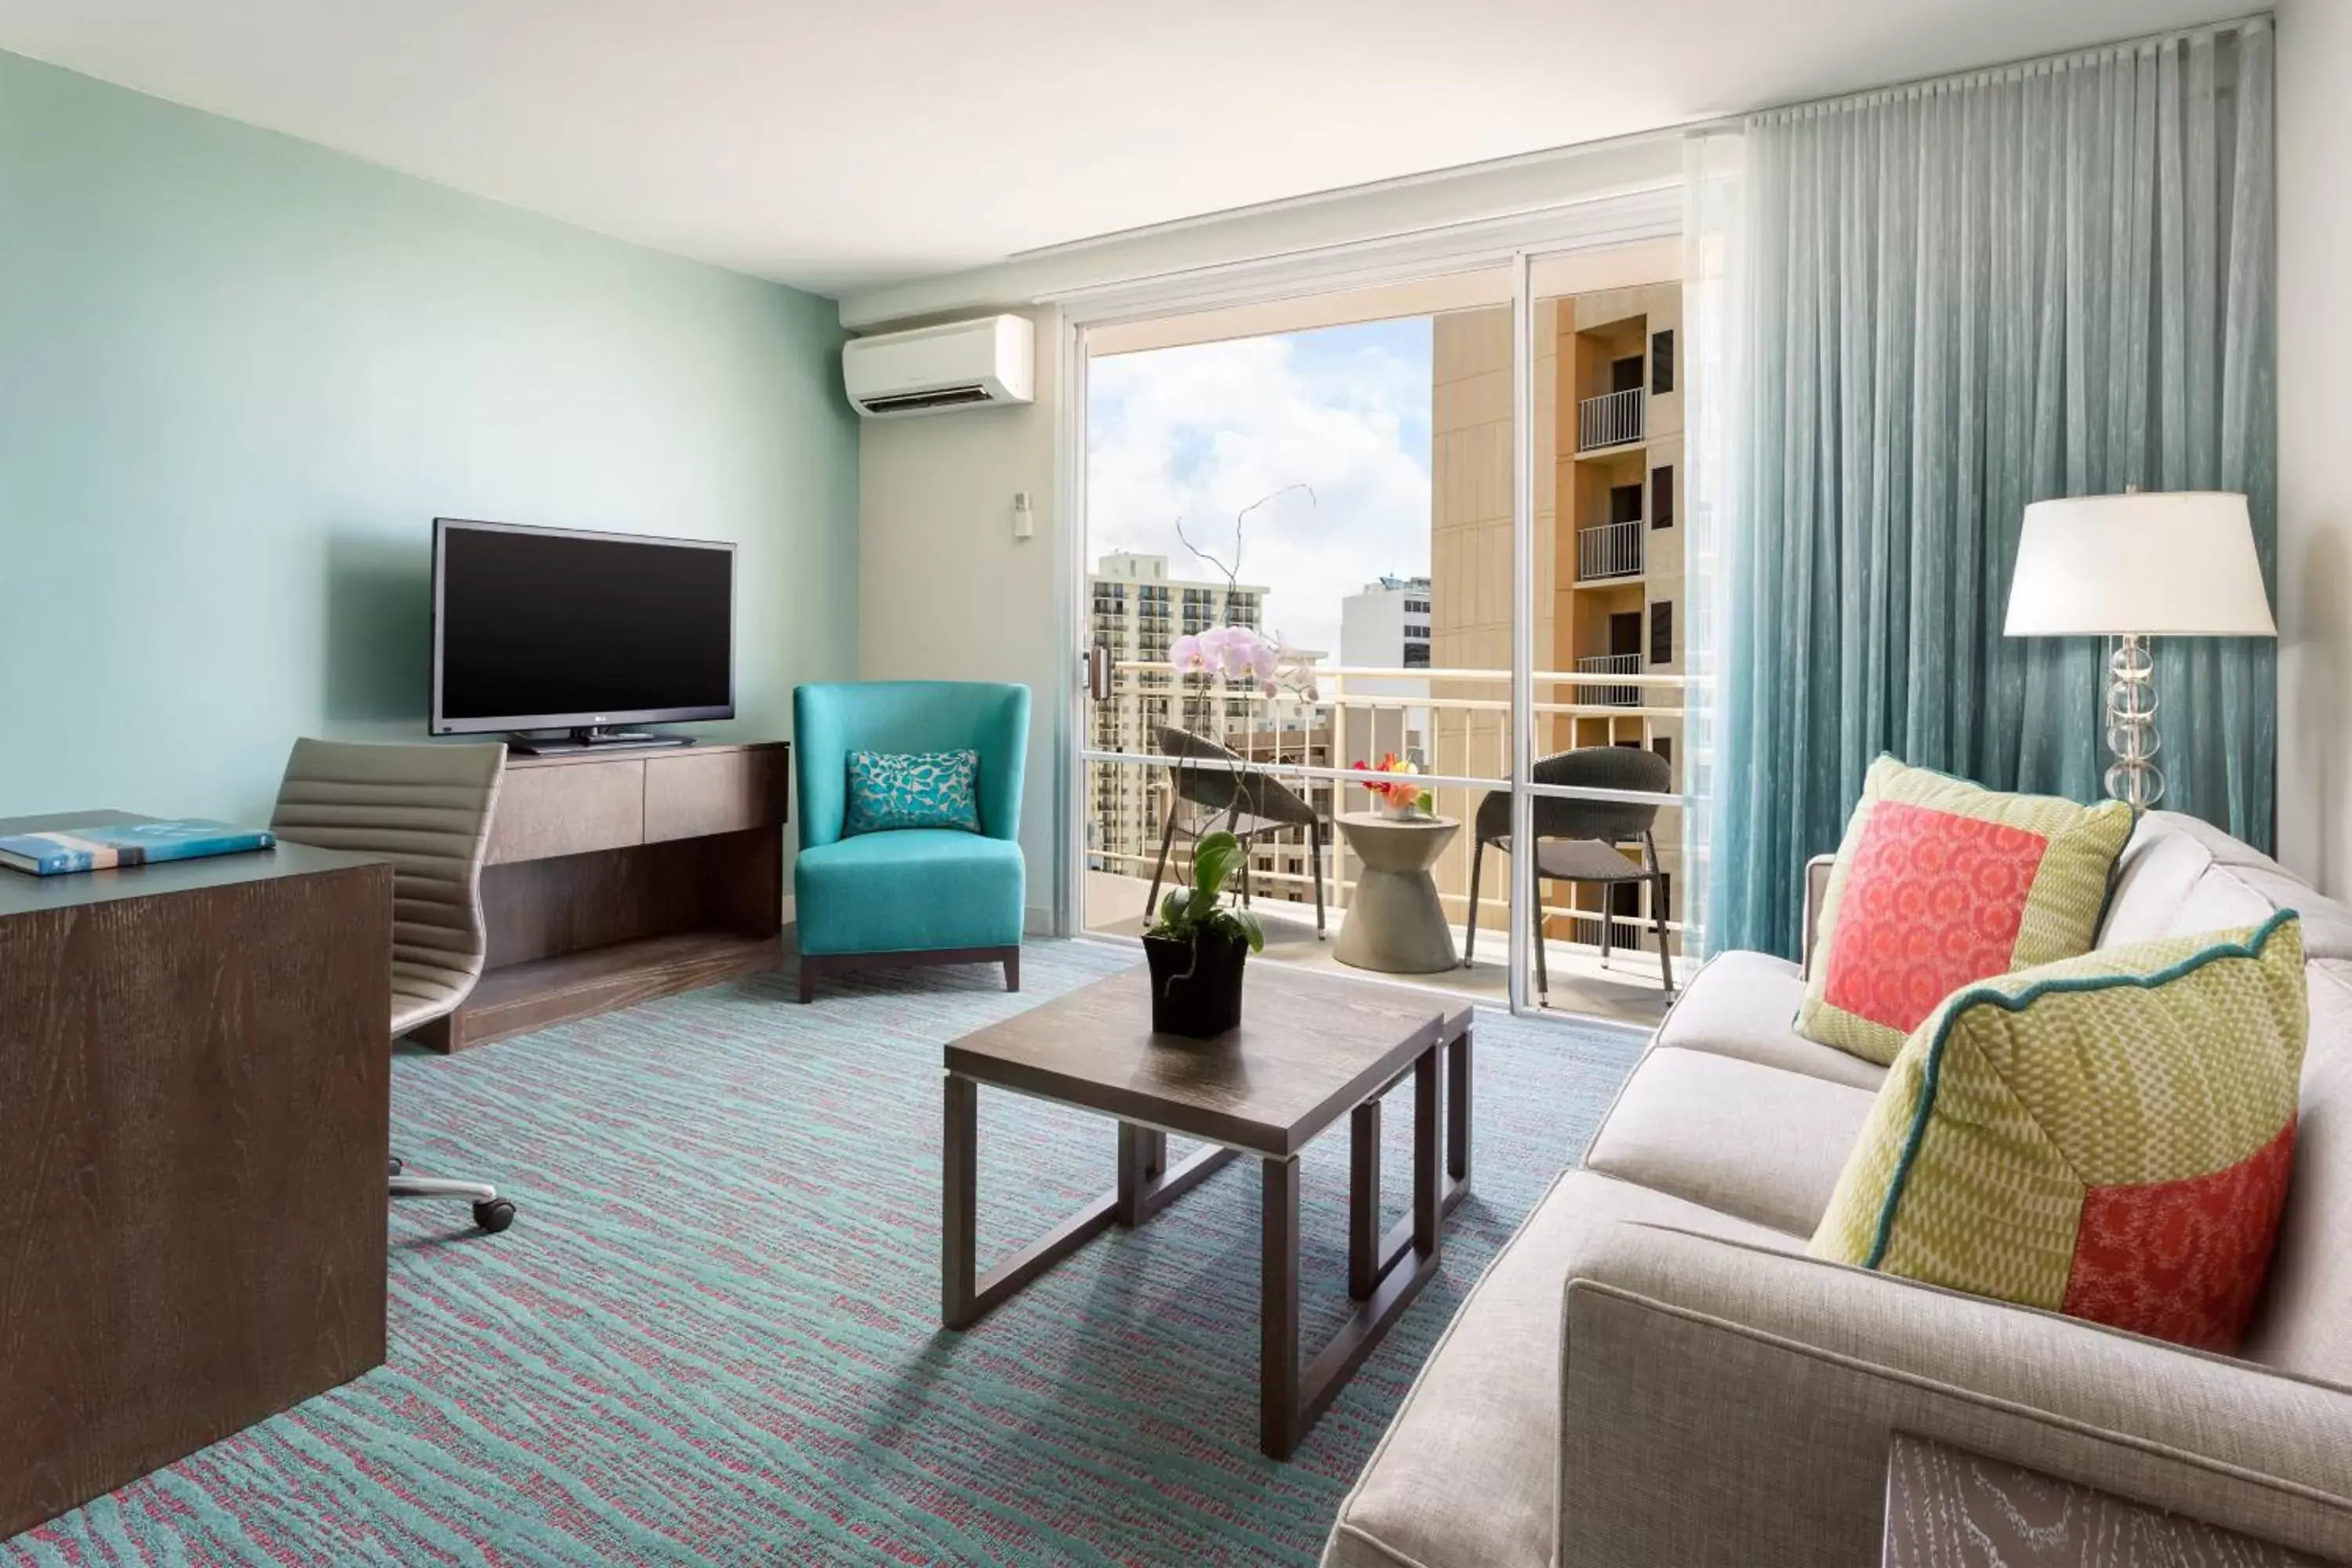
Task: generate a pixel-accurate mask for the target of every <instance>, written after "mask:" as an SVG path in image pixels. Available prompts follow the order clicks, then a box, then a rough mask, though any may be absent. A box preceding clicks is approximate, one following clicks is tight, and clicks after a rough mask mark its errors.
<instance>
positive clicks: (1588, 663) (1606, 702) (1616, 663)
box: [1576, 653, 1642, 708]
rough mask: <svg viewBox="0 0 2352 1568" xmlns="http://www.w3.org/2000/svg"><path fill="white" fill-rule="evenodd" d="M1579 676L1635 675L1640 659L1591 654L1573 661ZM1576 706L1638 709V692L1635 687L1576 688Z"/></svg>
mask: <svg viewBox="0 0 2352 1568" xmlns="http://www.w3.org/2000/svg"><path fill="white" fill-rule="evenodd" d="M1576 673H1577V674H1579V675H1639V674H1641V673H1642V656H1641V655H1640V654H1638V653H1601V654H1593V655H1591V656H1590V657H1588V658H1580V659H1578V660H1577V661H1576ZM1576 700H1578V701H1579V702H1585V703H1596V704H1598V705H1600V706H1601V707H1604V708H1639V707H1640V706H1641V705H1642V689H1641V688H1640V687H1638V686H1614V685H1612V686H1579V687H1578V688H1576Z"/></svg>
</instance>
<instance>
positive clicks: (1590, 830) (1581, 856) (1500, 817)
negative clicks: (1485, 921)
mask: <svg viewBox="0 0 2352 1568" xmlns="http://www.w3.org/2000/svg"><path fill="white" fill-rule="evenodd" d="M1529 776H1530V777H1531V778H1532V779H1533V780H1534V782H1535V783H1537V784H1558V785H1563V786H1572V787H1579V788H1584V789H1618V790H1627V791H1639V792H1641V793H1642V794H1644V795H1664V794H1665V793H1667V792H1668V791H1669V790H1671V789H1673V787H1674V779H1675V771H1674V764H1672V763H1669V762H1667V761H1666V759H1665V758H1664V757H1662V756H1660V755H1658V753H1657V752H1653V751H1650V750H1649V749H1647V748H1646V747H1644V748H1642V749H1639V750H1636V749H1635V748H1633V747H1632V746H1581V747H1579V748H1578V749H1577V750H1575V751H1572V752H1556V753H1554V754H1553V755H1551V756H1549V757H1544V758H1541V759H1539V760H1538V762H1537V763H1536V764H1535V766H1534V767H1533V768H1532V769H1530V770H1529ZM1534 805H1535V811H1534V818H1535V822H1534V826H1535V835H1534V837H1535V841H1536V844H1535V848H1536V852H1535V853H1534V854H1533V855H1532V856H1528V857H1526V860H1527V862H1528V866H1527V874H1528V892H1529V894H1530V895H1531V897H1532V900H1533V902H1534V905H1535V908H1536V909H1537V910H1541V909H1542V908H1543V897H1542V889H1543V883H1544V881H1545V880H1546V879H1549V880H1553V881H1560V882H1568V883H1571V884H1572V883H1576V882H1598V883H1601V885H1603V886H1607V887H1613V886H1615V885H1616V884H1618V883H1620V882H1647V883H1649V884H1650V912H1651V917H1652V919H1653V920H1654V921H1656V924H1657V932H1658V969H1659V973H1660V975H1661V977H1662V978H1663V979H1664V982H1665V987H1666V994H1667V995H1669V996H1672V995H1673V994H1675V960H1674V954H1673V953H1672V952H1670V951H1668V949H1667V946H1666V883H1665V873H1664V870H1663V869H1662V868H1660V867H1659V865H1658V841H1657V837H1656V835H1655V833H1654V831H1653V830H1654V827H1655V826H1656V824H1657V820H1658V808H1657V807H1656V806H1654V805H1636V804H1634V803H1633V802H1630V801H1611V800H1563V799H1561V798H1560V797H1559V796H1558V795H1538V796H1536V798H1535V802H1534ZM1475 826H1476V831H1475V836H1474V841H1473V846H1472V848H1471V850H1470V929H1469V930H1468V931H1465V933H1463V942H1462V967H1463V968H1465V969H1467V968H1469V967H1470V954H1471V952H1472V950H1473V949H1474V948H1475V946H1476V945H1477V942H1478V862H1479V860H1480V859H1481V858H1483V857H1484V856H1485V855H1486V846H1488V845H1489V844H1491V845H1493V846H1494V847H1496V848H1497V849H1500V850H1501V851H1502V852H1503V853H1504V854H1506V855H1508V854H1510V853H1511V792H1510V791H1509V790H1507V789H1498V790H1489V791H1488V792H1487V793H1486V798H1485V799H1483V800H1481V801H1480V802H1479V803H1478V819H1477V823H1476V825H1475ZM1637 842H1638V843H1639V844H1640V845H1641V846H1642V858H1640V859H1639V860H1628V859H1627V858H1625V857H1624V855H1623V854H1622V852H1621V851H1620V850H1619V849H1618V848H1617V846H1618V845H1620V844H1630V843H1637ZM1616 926H1617V916H1616V911H1615V910H1610V909H1606V908H1604V909H1603V910H1601V962H1602V963H1607V962H1608V961H1609V953H1610V948H1611V935H1612V932H1613V931H1615V929H1616ZM1535 936H1536V995H1537V997H1538V1000H1542V999H1545V998H1548V997H1549V995H1550V994H1551V975H1550V973H1549V966H1548V965H1547V964H1546V963H1545V962H1544V940H1543V921H1541V919H1540V918H1538V921H1536V932H1535Z"/></svg>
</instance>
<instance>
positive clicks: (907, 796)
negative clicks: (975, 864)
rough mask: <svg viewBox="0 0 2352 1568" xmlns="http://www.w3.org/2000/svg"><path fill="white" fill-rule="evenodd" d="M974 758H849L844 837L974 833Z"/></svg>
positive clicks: (861, 754) (976, 762)
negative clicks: (912, 830) (951, 830)
mask: <svg viewBox="0 0 2352 1568" xmlns="http://www.w3.org/2000/svg"><path fill="white" fill-rule="evenodd" d="M979 783H980V753H979V752H850V753H849V816H848V820H847V821H846V822H845V824H844V825H843V827H842V831H843V832H844V833H845V834H856V833H886V832H887V831H889V830H890V829H892V828H894V827H960V828H961V829H963V831H965V832H966V833H977V832H979V831H980V796H979V794H978V785H979Z"/></svg>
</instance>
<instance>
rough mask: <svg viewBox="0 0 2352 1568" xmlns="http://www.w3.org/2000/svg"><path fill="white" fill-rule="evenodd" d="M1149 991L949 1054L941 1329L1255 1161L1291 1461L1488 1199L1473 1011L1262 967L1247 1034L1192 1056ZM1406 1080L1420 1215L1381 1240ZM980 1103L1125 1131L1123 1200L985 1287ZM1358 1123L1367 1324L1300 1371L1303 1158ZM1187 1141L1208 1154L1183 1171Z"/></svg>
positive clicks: (1270, 1395) (1351, 1222) (1353, 1266)
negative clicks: (1473, 1195) (1482, 1183)
mask: <svg viewBox="0 0 2352 1568" xmlns="http://www.w3.org/2000/svg"><path fill="white" fill-rule="evenodd" d="M1149 987H1150V975H1149V974H1148V973H1146V972H1145V971H1143V970H1142V969H1136V970H1133V971H1131V972H1129V973H1125V974H1119V975H1114V976H1112V977H1111V978H1110V979H1108V980H1102V981H1097V982H1096V983H1095V984H1092V985H1089V986H1087V987H1086V988H1084V989H1083V990H1079V991H1076V992H1073V993H1071V994H1069V995H1067V996H1065V997H1062V998H1061V999H1060V1000H1058V1001H1054V1002H1048V1003H1046V1004H1045V1005H1043V1006H1039V1007H1034V1008H1032V1009H1030V1010H1029V1011H1028V1012H1025V1013H1022V1014H1020V1015H1018V1016H1014V1017H1011V1018H1008V1019H1006V1020H1004V1021H1003V1023H1000V1024H992V1025H990V1026H988V1027H987V1028H984V1029H982V1030H979V1031H977V1032H976V1033H973V1034H970V1035H966V1036H965V1037H963V1038H961V1039H960V1040H957V1041H956V1042H954V1043H953V1044H952V1045H950V1046H949V1047H948V1048H947V1137H946V1145H945V1152H944V1153H945V1158H944V1171H945V1179H944V1181H943V1182H942V1184H941V1185H942V1188H943V1201H944V1205H945V1213H944V1215H943V1223H942V1225H941V1227H940V1244H941V1263H942V1265H943V1269H942V1272H943V1280H942V1289H941V1291H940V1318H941V1320H942V1321H945V1323H946V1324H947V1326H948V1327H949V1328H951V1329H963V1328H969V1327H971V1325H972V1324H974V1323H976V1322H978V1321H980V1320H981V1319H982V1317H984V1316H986V1315H987V1314H988V1313H989V1312H990V1311H992V1310H994V1309H995V1308H996V1307H998V1306H1000V1305H1002V1304H1003V1302H1004V1301H1005V1300H1008V1299H1010V1298H1011V1297H1012V1295H1013V1293H1014V1292H1015V1291H1017V1290H1019V1289H1021V1288H1022V1287H1023V1286H1024V1285H1026V1284H1028V1283H1029V1281H1031V1280H1032V1279H1036V1278H1037V1277H1038V1276H1039V1275H1040V1274H1043V1273H1044V1272H1045V1270H1046V1269H1048V1268H1052V1267H1053V1266H1054V1265H1055V1263H1057V1262H1059V1261H1060V1260H1061V1259H1063V1258H1066V1257H1068V1256H1069V1255H1070V1254H1071V1253H1072V1252H1074V1251H1076V1249H1077V1248H1078V1247H1082V1246H1084V1245H1085V1244H1086V1243H1087V1241H1089V1240H1091V1239H1093V1238H1094V1237H1096V1236H1097V1235H1098V1234H1100V1233H1101V1232H1102V1231H1104V1230H1105V1229H1108V1227H1109V1226H1113V1225H1118V1226H1138V1225H1141V1224H1142V1223H1143V1222H1144V1221H1145V1220H1147V1219H1149V1218H1150V1216H1151V1215H1154V1214H1156V1213H1158V1212H1159V1211H1160V1209H1161V1208H1162V1207H1164V1206H1165V1205H1167V1204H1168V1203H1169V1202H1171V1200H1172V1199H1174V1198H1176V1197H1177V1196H1179V1195H1180V1194H1182V1193H1184V1192H1186V1191H1188V1190H1190V1189H1191V1188H1192V1187H1193V1186H1196V1185H1198V1184H1200V1182H1201V1181H1202V1179H1203V1178H1205V1177H1207V1176H1208V1175H1209V1174H1210V1173H1213V1172H1214V1171H1215V1170H1217V1169H1218V1168H1219V1167H1220V1166H1222V1165H1223V1164H1224V1163H1226V1162H1227V1161H1229V1160H1232V1159H1234V1158H1235V1157H1236V1156H1242V1155H1246V1156H1249V1157H1251V1158H1254V1159H1256V1160H1258V1161H1259V1162H1261V1168H1262V1182H1261V1187H1260V1192H1261V1199H1260V1205H1259V1206H1260V1228H1261V1232H1262V1238H1263V1246H1262V1248H1261V1252H1260V1258H1261V1263H1260V1282H1259V1294H1260V1305H1259V1372H1258V1381H1259V1403H1258V1428H1259V1431H1258V1446H1259V1447H1261V1448H1262V1449H1264V1450H1265V1452H1266V1453H1267V1454H1269V1455H1271V1456H1273V1457H1274V1458H1277V1459H1286V1458H1289V1457H1290V1455H1291V1452H1292V1450H1294V1449H1295V1448H1297V1446H1298V1442H1299V1439H1300V1438H1301V1437H1302V1436H1305V1434H1306V1431H1307V1427H1309V1426H1312V1425H1313V1424H1314V1422H1315V1419H1316V1417H1317V1416H1318V1415H1322V1413H1323V1411H1324V1410H1325V1408H1326V1407H1328V1405H1330V1403H1331V1400H1332V1398H1333V1397H1334V1396H1335V1395H1336V1394H1338V1393H1339V1389H1340V1387H1341V1386H1342V1385H1343V1384H1346V1382H1347V1381H1348V1378H1349V1375H1350V1374H1351V1373H1354V1371H1355V1370H1356V1368H1357V1367H1358V1366H1359V1365H1360V1364H1361V1363H1362V1362H1363V1360H1364V1358H1365V1356H1367V1355H1369V1354H1370V1353H1371V1350H1372V1347H1373V1346H1375V1345H1377V1344H1378V1343H1380V1342H1381V1336H1382V1335H1384V1334H1386V1333H1387V1332H1388V1331H1389V1329H1390V1327H1391V1325H1392V1324H1393V1323H1394V1322H1395V1321H1396V1320H1397V1317H1398V1315H1399V1314H1400V1313H1402V1311H1403V1310H1404V1309H1405V1307H1406V1305H1407V1304H1408V1303H1409V1302H1411V1301H1412V1298H1413V1296H1414V1295H1415V1294H1416V1293H1417V1292H1419V1290H1420V1289H1421V1288H1422V1287H1423V1285H1425V1284H1427V1283H1428V1281H1429V1279H1430V1276H1432V1275H1433V1274H1434V1273H1436V1271H1437V1263H1438V1243H1439V1235H1438V1229H1439V1222H1440V1220H1441V1219H1442V1218H1443V1217H1444V1215H1446V1214H1447V1213H1449V1212H1451V1211H1452V1209H1453V1207H1454V1205H1455V1204H1457V1203H1459V1202H1461V1200H1462V1196H1463V1194H1464V1193H1465V1192H1466V1191H1468V1189H1469V1185H1470V1008H1469V1007H1468V1006H1467V1005H1463V1004H1455V1003H1451V1002H1448V1001H1446V1000H1444V998H1440V997H1423V996H1417V995H1415V994H1412V992H1410V991H1404V990H1401V989H1397V988H1392V987H1389V986H1382V985H1373V984H1365V983H1363V982H1361V981H1355V980H1348V979H1343V978H1339V977H1337V976H1330V975H1318V974H1298V973H1286V972H1285V971H1282V970H1279V969H1276V968H1275V967H1274V966H1273V965H1271V964H1253V965H1251V966H1250V971H1249V978H1248V982H1247V985H1246V989H1245V991H1244V998H1243V1004H1242V1026H1241V1027H1240V1028H1238V1029H1235V1030H1234V1031H1232V1032H1231V1033H1229V1034H1225V1035H1222V1036H1219V1037H1217V1038H1215V1039H1213V1040H1185V1039H1181V1038H1178V1037H1173V1036H1164V1035H1154V1034H1153V1033H1152V1032H1151V1004H1150V991H1149ZM1440 1058H1444V1079H1445V1082H1444V1086H1443V1089H1441V1087H1440V1083H1439V1063H1440ZM1407 1074H1410V1075H1412V1080H1413V1141H1412V1147H1413V1171H1412V1176H1413V1180H1412V1208H1411V1210H1410V1211H1409V1212H1408V1213H1407V1214H1406V1215H1404V1216H1403V1217H1402V1219H1400V1220H1399V1221H1398V1222H1397V1224H1396V1225H1395V1226H1394V1227H1393V1228H1391V1229H1383V1228H1382V1226H1381V1213H1380V1193H1381V1095H1383V1094H1384V1093H1386V1092H1387V1091H1388V1090H1389V1089H1392V1088H1394V1087H1395V1086H1396V1085H1398V1084H1399V1083H1401V1082H1402V1081H1403V1079H1404V1078H1405V1077H1406V1075H1407ZM982 1084H987V1085H990V1086H991V1087H992V1088H997V1089H1013V1090H1015V1091H1017V1092H1019V1093H1022V1094H1027V1095H1034V1096H1035V1097H1036V1098H1038V1099H1041V1100H1054V1101H1057V1102H1058V1103H1061V1104H1064V1105H1073V1106H1078V1107H1081V1108H1083V1109H1085V1110H1098V1111H1101V1112H1102V1113H1104V1114H1105V1115H1107V1116H1113V1117H1116V1118H1118V1182H1117V1184H1116V1185H1115V1186H1114V1187H1113V1188H1112V1189H1111V1190H1110V1191H1109V1192H1108V1193H1106V1194H1103V1196H1102V1197H1100V1198H1098V1199H1097V1200H1096V1201H1095V1202H1094V1203H1092V1204H1089V1205H1087V1206H1086V1207H1085V1208H1083V1209H1080V1210H1079V1211H1078V1212H1077V1213H1076V1214H1074V1215H1070V1216H1069V1217H1068V1218H1067V1219H1066V1220H1064V1221H1063V1222H1062V1223H1061V1224H1060V1225H1059V1226H1055V1228H1054V1229H1053V1230H1052V1231H1051V1232H1049V1233H1048V1234H1047V1235H1045V1237H1042V1238H1041V1239H1039V1240H1037V1241H1035V1242H1033V1243H1031V1244H1030V1245H1029V1246H1028V1247H1025V1248H1024V1249H1023V1250H1022V1251H1020V1252H1019V1253H1017V1254H1015V1255H1014V1256H1013V1257H1012V1258H1009V1259H1007V1260H1006V1261H1005V1262H1003V1263H1002V1264H1000V1265H999V1266H998V1267H997V1268H994V1269H992V1270H991V1271H990V1272H989V1273H988V1274H987V1275H986V1276H985V1277H982V1276H981V1275H980V1274H979V1271H978V1269H979V1265H978V1251H977V1247H976V1245H975V1242H976V1237H975V1235H974V1232H975V1228H976V1226H977V1219H978V1205H977V1197H978V1194H977V1191H976V1187H977V1182H978V1173H977V1155H978V1152H979V1150H978V1146H977V1145H978V1142H979V1124H978V1110H979V1103H980V1086H981V1085H982ZM1441 1116H1442V1117H1443V1121H1444V1134H1443V1142H1444V1148H1443V1150H1442V1151H1441V1149H1440V1146H1439V1145H1440V1132H1439V1123H1440V1119H1441ZM1342 1117H1345V1118H1347V1119H1348V1122H1349V1184H1348V1290H1349V1295H1350V1296H1352V1297H1353V1298H1355V1299H1356V1300H1357V1301H1358V1302H1360V1305H1359V1306H1358V1307H1357V1309H1356V1310H1355V1312H1354V1314H1353V1315H1352V1316H1350V1317H1349V1320H1348V1321H1346V1322H1345V1323H1343V1324H1342V1325H1341V1326H1340V1328H1339V1331H1338V1332H1337V1333H1336V1334H1334V1335H1333V1336H1332V1338H1331V1340H1330V1342H1328V1344H1326V1345H1324V1346H1323V1348H1322V1349H1321V1350H1319V1351H1318V1352H1315V1354H1314V1356H1313V1358H1312V1359H1311V1360H1309V1361H1308V1362H1307V1364H1306V1366H1305V1367H1304V1369H1302V1368H1301V1367H1300V1365H1299V1343H1298V1155H1299V1152H1300V1151H1301V1150H1303V1149H1304V1148H1306V1147H1307V1144H1308V1143H1309V1142H1312V1141H1313V1140H1314V1139H1315V1137H1316V1136H1317V1135H1318V1133H1320V1132H1322V1131H1325V1130H1326V1129H1327V1128H1328V1127H1330V1126H1331V1125H1332V1123H1334V1122H1336V1121H1339V1120H1340V1119H1341V1118H1342ZM1171 1132H1173V1133H1175V1134H1177V1135H1178V1136H1180V1137H1184V1138H1198V1139H1202V1140H1205V1141H1206V1142H1208V1143H1209V1145H1210V1146H1209V1147H1208V1148H1205V1149H1202V1150H1200V1151H1199V1152H1195V1153H1194V1154H1192V1156H1191V1157H1190V1158H1188V1159H1186V1160H1185V1161H1183V1162H1182V1163H1181V1164H1178V1165H1177V1166H1175V1167H1174V1168H1173V1169H1171V1168H1169V1166H1168V1159H1167V1155H1168V1134H1170V1133H1171ZM1441 1160H1442V1163H1443V1168H1442V1169H1441Z"/></svg>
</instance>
